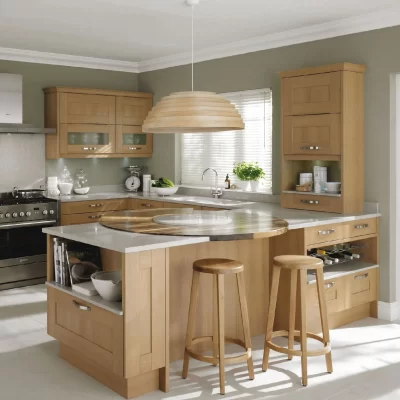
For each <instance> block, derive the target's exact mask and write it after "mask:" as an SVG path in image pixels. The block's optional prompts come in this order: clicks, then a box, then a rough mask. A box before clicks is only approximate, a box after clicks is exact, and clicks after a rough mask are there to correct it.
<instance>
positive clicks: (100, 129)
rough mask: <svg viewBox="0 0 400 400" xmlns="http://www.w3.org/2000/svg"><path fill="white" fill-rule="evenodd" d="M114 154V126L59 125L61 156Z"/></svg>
mask: <svg viewBox="0 0 400 400" xmlns="http://www.w3.org/2000/svg"><path fill="white" fill-rule="evenodd" d="M114 152H115V126H114V125H94V124H61V126H60V153H61V155H68V154H82V156H84V155H90V154H93V155H97V156H101V155H102V154H110V153H114Z"/></svg>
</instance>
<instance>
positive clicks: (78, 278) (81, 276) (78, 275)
mask: <svg viewBox="0 0 400 400" xmlns="http://www.w3.org/2000/svg"><path fill="white" fill-rule="evenodd" d="M98 271H100V268H99V267H98V266H97V265H96V264H93V263H92V262H89V261H82V262H80V263H78V264H74V265H73V266H72V267H71V275H72V279H73V281H74V283H80V282H87V281H90V277H91V275H92V274H94V273H95V272H98Z"/></svg>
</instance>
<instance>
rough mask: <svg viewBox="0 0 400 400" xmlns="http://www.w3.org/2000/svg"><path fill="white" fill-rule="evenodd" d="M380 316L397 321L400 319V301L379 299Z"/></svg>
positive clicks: (386, 319)
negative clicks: (389, 301)
mask: <svg viewBox="0 0 400 400" xmlns="http://www.w3.org/2000/svg"><path fill="white" fill-rule="evenodd" d="M378 318H379V319H383V320H384V321H395V320H397V319H400V303H399V302H397V301H394V302H393V303H386V302H384V301H379V302H378Z"/></svg>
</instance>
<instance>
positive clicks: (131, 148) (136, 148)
mask: <svg viewBox="0 0 400 400" xmlns="http://www.w3.org/2000/svg"><path fill="white" fill-rule="evenodd" d="M141 149H142V148H141V147H129V150H141Z"/></svg>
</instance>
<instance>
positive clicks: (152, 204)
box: [136, 200, 164, 210]
mask: <svg viewBox="0 0 400 400" xmlns="http://www.w3.org/2000/svg"><path fill="white" fill-rule="evenodd" d="M136 207H137V209H138V210H148V209H149V208H164V203H163V202H162V201H156V200H138V202H137V206H136Z"/></svg>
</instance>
